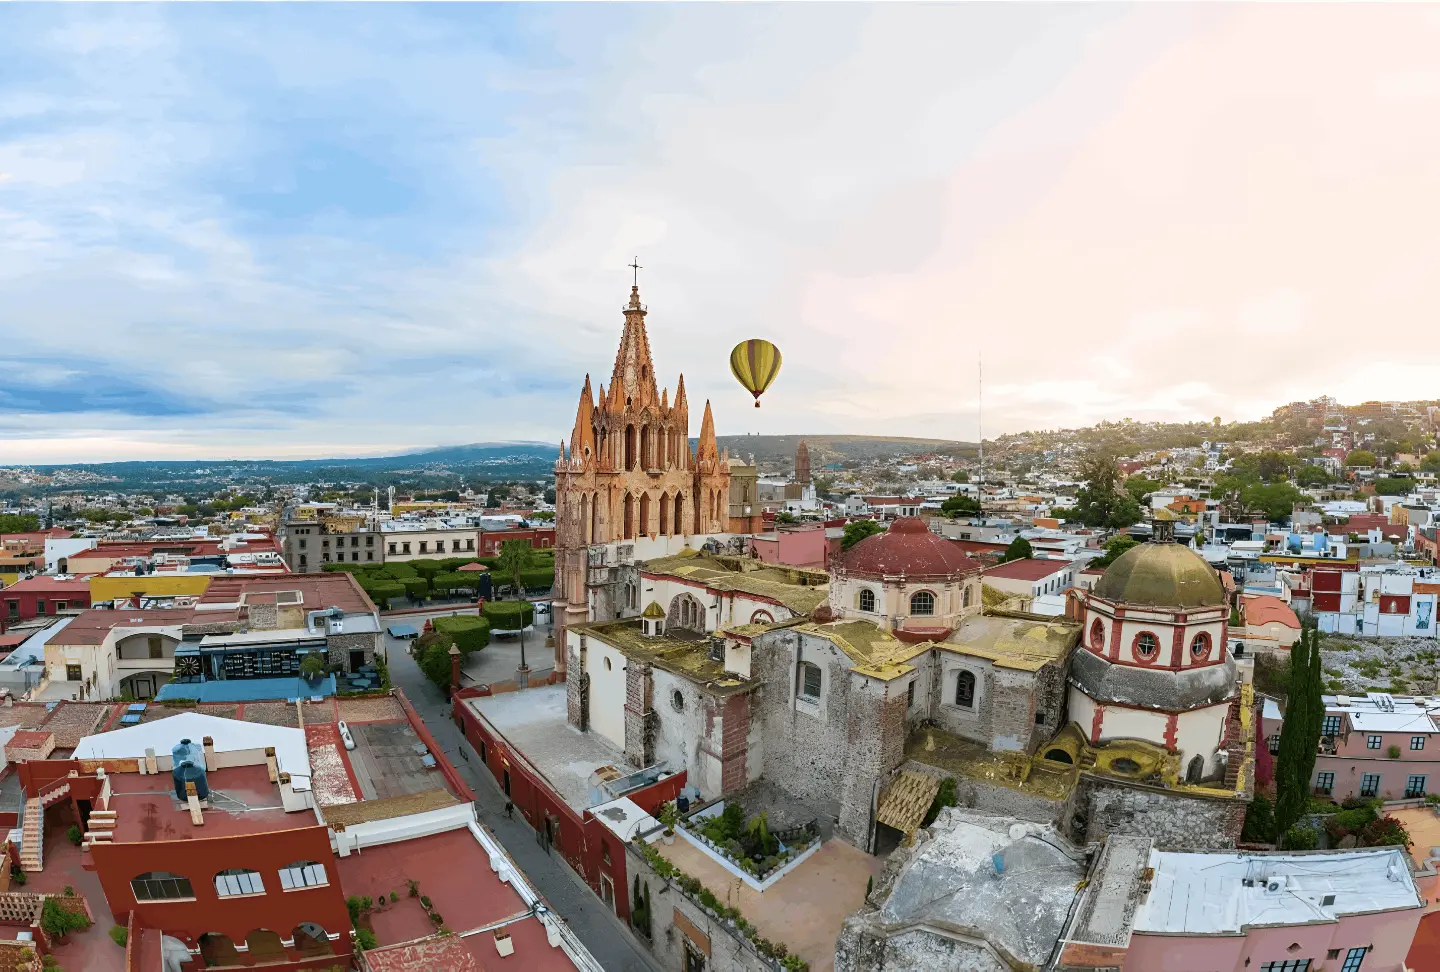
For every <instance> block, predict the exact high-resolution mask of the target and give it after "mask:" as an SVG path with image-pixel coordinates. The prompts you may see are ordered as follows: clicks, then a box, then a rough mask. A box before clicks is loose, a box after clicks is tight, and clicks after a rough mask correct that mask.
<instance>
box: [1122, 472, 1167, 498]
mask: <svg viewBox="0 0 1440 972" xmlns="http://www.w3.org/2000/svg"><path fill="white" fill-rule="evenodd" d="M1164 485H1165V484H1164V483H1162V482H1159V481H1158V480H1154V479H1150V478H1149V477H1146V476H1131V477H1130V478H1129V479H1127V480H1125V491H1126V492H1127V493H1129V494H1130V496H1131V497H1132V498H1133V499H1134V500H1135V502H1137V503H1143V502H1145V497H1147V496H1149V495H1150V494H1151V493H1153V492H1155V491H1156V490H1157V489H1159V488H1160V487H1161V486H1164Z"/></svg>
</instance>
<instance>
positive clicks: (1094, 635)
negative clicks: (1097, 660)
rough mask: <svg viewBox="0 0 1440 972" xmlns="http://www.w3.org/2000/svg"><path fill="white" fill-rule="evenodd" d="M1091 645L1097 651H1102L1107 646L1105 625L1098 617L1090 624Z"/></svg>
mask: <svg viewBox="0 0 1440 972" xmlns="http://www.w3.org/2000/svg"><path fill="white" fill-rule="evenodd" d="M1090 647H1091V648H1094V649H1095V650H1096V651H1102V650H1104V648H1105V625H1104V624H1102V623H1101V622H1100V619H1099V618H1096V619H1095V621H1094V622H1093V623H1092V624H1091V625H1090Z"/></svg>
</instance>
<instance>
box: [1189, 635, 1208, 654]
mask: <svg viewBox="0 0 1440 972" xmlns="http://www.w3.org/2000/svg"><path fill="white" fill-rule="evenodd" d="M1209 655H1210V636H1209V635H1208V634H1206V633H1205V632H1203V631H1202V632H1200V633H1199V634H1197V635H1196V636H1195V637H1194V638H1192V639H1190V657H1191V658H1193V659H1195V660H1196V661H1200V660H1202V659H1204V658H1208V657H1209Z"/></svg>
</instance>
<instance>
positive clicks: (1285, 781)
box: [1275, 630, 1320, 843]
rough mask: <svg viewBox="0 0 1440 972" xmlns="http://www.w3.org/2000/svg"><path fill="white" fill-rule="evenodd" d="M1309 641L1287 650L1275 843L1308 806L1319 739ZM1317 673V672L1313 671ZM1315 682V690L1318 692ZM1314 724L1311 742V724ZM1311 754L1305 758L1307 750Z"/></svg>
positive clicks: (1305, 638)
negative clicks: (1287, 676) (1285, 697)
mask: <svg viewBox="0 0 1440 972" xmlns="http://www.w3.org/2000/svg"><path fill="white" fill-rule="evenodd" d="M1311 650H1312V639H1311V637H1310V632H1309V630H1305V631H1302V632H1301V633H1300V638H1299V640H1297V641H1296V642H1295V644H1294V645H1292V646H1291V648H1290V679H1289V681H1290V689H1289V694H1290V697H1289V700H1288V701H1287V703H1286V705H1285V722H1284V724H1283V725H1282V726H1281V727H1280V751H1279V752H1278V753H1277V754H1276V756H1275V840H1276V842H1277V843H1278V842H1279V841H1280V840H1282V839H1283V838H1284V836H1285V832H1286V831H1287V830H1289V829H1290V828H1291V827H1293V826H1294V825H1295V822H1296V821H1297V820H1299V819H1300V818H1301V817H1302V816H1303V815H1304V813H1305V807H1306V804H1308V803H1309V783H1310V772H1311V770H1313V769H1314V766H1315V745H1316V743H1317V742H1318V738H1319V722H1320V713H1319V712H1318V711H1317V709H1318V705H1319V701H1320V700H1319V698H1318V697H1317V698H1314V700H1313V701H1312V694H1313V693H1312V688H1311V682H1312V675H1311V670H1312V666H1311V663H1310V654H1311ZM1316 670H1317V671H1318V669H1316ZM1318 687H1319V686H1318V681H1317V682H1316V684H1315V688H1317V689H1318ZM1312 722H1314V723H1315V727H1314V729H1315V732H1314V738H1315V740H1316V742H1311V739H1312V733H1311V725H1310V724H1311V723H1312ZM1307 746H1308V747H1309V750H1310V753H1309V755H1308V757H1307V755H1306V752H1305V750H1306V748H1307Z"/></svg>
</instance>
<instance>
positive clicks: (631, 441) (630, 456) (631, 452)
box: [625, 425, 635, 472]
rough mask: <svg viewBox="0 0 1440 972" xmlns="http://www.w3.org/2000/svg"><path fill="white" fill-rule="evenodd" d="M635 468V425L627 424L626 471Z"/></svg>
mask: <svg viewBox="0 0 1440 972" xmlns="http://www.w3.org/2000/svg"><path fill="white" fill-rule="evenodd" d="M634 468H635V426H633V425H627V426H625V471H626V472H629V471H630V470H632V469H634Z"/></svg>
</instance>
